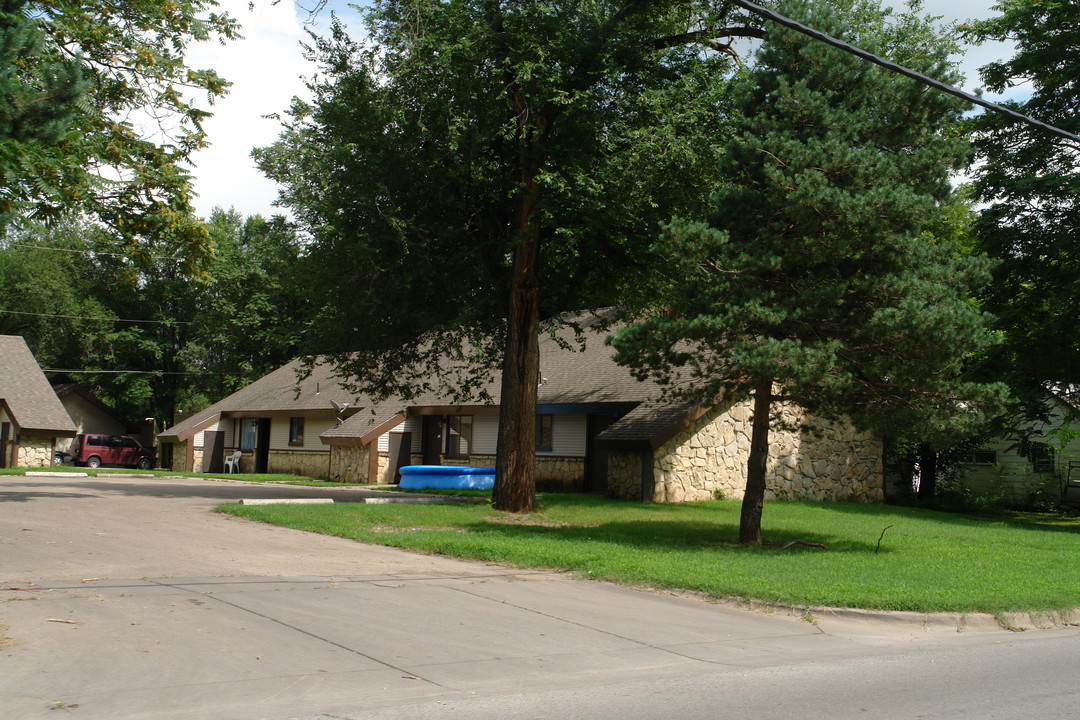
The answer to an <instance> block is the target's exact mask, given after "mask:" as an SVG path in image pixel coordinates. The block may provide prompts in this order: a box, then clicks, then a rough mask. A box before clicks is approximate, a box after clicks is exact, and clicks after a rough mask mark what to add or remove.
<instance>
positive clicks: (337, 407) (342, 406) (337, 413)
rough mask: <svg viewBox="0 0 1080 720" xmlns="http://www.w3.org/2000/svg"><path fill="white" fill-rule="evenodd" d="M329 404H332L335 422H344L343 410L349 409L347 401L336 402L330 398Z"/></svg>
mask: <svg viewBox="0 0 1080 720" xmlns="http://www.w3.org/2000/svg"><path fill="white" fill-rule="evenodd" d="M330 404H331V405H333V406H334V417H336V418H337V424H338V425H340V424H342V423H343V422H345V411H346V410H348V409H349V403H336V402H334V401H333V400H331V401H330Z"/></svg>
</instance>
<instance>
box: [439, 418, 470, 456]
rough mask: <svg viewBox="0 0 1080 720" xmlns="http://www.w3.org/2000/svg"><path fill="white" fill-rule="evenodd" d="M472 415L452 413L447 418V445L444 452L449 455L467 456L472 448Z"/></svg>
mask: <svg viewBox="0 0 1080 720" xmlns="http://www.w3.org/2000/svg"><path fill="white" fill-rule="evenodd" d="M472 420H473V419H472V415H451V416H450V417H448V418H446V432H445V433H444V437H445V438H446V445H445V448H444V454H445V455H446V456H447V457H466V456H468V454H469V451H470V450H472Z"/></svg>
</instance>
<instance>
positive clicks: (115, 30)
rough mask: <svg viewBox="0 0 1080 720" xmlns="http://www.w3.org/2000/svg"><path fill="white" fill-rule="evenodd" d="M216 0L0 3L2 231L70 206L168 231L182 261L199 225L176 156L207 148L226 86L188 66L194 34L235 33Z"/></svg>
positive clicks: (194, 250)
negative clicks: (206, 129)
mask: <svg viewBox="0 0 1080 720" xmlns="http://www.w3.org/2000/svg"><path fill="white" fill-rule="evenodd" d="M216 5H217V3H216V2H214V0H179V1H174V2H159V1H158V0H129V1H126V2H119V3H117V2H76V1H75V0H3V2H2V3H0V18H2V19H3V21H4V22H3V25H2V27H0V57H2V59H3V60H4V65H3V71H2V73H0V227H2V226H3V225H4V224H8V223H11V222H13V221H16V220H20V219H37V220H51V219H55V218H57V217H59V216H61V215H63V214H65V213H68V212H70V211H71V210H72V209H74V208H78V209H80V210H82V211H84V212H86V213H87V214H89V215H90V216H91V217H94V218H97V219H98V220H101V221H103V222H105V223H107V224H109V225H111V226H112V227H113V229H114V230H115V231H117V232H118V233H119V234H120V235H121V236H123V237H125V238H127V240H128V241H129V242H132V241H133V240H134V239H136V238H139V237H164V236H171V237H172V238H174V239H175V240H178V241H182V242H184V243H185V244H186V248H187V256H188V258H189V259H190V260H195V259H197V258H198V256H199V253H200V251H201V250H202V249H204V247H205V239H206V231H205V229H204V228H203V227H202V225H201V223H199V222H198V221H197V220H196V219H195V218H194V217H193V216H192V214H191V208H190V198H191V187H190V178H189V175H188V173H187V171H186V169H185V168H184V166H183V164H184V162H185V161H186V160H187V159H188V158H189V157H190V155H191V153H192V152H193V151H195V150H197V149H199V148H201V147H203V146H205V145H206V137H205V134H204V133H203V131H202V121H203V120H204V119H205V118H206V116H207V115H208V114H209V113H208V112H207V111H206V110H205V109H202V108H200V107H198V106H197V105H195V104H194V103H193V102H192V101H191V100H190V98H189V97H188V96H189V95H190V94H192V93H205V95H206V97H207V98H208V99H209V101H211V102H212V101H213V98H214V97H216V96H218V95H221V94H222V93H224V92H225V90H226V87H227V83H226V82H225V81H224V80H222V79H221V78H220V77H218V76H217V75H216V74H215V73H214V71H212V70H199V69H194V68H189V67H188V66H187V65H186V63H185V59H184V53H185V50H186V48H187V46H188V45H189V43H191V42H199V41H206V40H211V39H215V38H219V39H222V40H225V39H230V38H234V37H236V36H237V30H238V28H237V25H236V24H235V22H234V21H233V20H232V19H231V18H229V17H228V16H227V15H224V14H219V13H215V12H212V9H213V8H214V7H215V6H216Z"/></svg>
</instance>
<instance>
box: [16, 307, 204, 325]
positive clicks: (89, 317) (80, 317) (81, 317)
mask: <svg viewBox="0 0 1080 720" xmlns="http://www.w3.org/2000/svg"><path fill="white" fill-rule="evenodd" d="M0 313H3V314H5V315H30V316H32V317H48V318H64V319H67V320H102V321H105V322H123V323H151V324H159V325H190V324H191V322H190V321H188V320H129V319H127V318H109V317H94V316H92V315H56V314H53V313H36V312H24V311H22V310H0Z"/></svg>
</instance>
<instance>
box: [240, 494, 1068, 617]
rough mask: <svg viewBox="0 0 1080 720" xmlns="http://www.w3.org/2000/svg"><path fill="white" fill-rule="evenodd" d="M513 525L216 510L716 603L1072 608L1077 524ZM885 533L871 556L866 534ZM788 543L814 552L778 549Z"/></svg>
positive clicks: (618, 504)
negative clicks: (745, 537) (758, 543)
mask: <svg viewBox="0 0 1080 720" xmlns="http://www.w3.org/2000/svg"><path fill="white" fill-rule="evenodd" d="M540 502H541V508H540V511H539V512H537V513H535V514H533V515H529V516H524V517H518V516H512V515H507V514H505V513H501V512H497V511H495V510H493V509H492V508H491V507H490V506H489V505H488V504H486V503H468V504H455V505H412V504H410V505H403V504H392V505H363V504H348V503H339V504H335V505H263V506H240V505H224V506H221V507H220V508H219V510H220V511H221V512H226V513H231V514H233V515H237V516H242V517H247V518H251V519H254V520H261V521H265V522H270V523H274V524H278V525H285V526H288V527H293V528H298V529H301V530H309V531H313V532H319V533H326V534H331V535H339V536H341V537H346V538H352V539H355V540H359V541H362V542H368V543H375V544H379V545H391V546H395V547H401V548H408V549H412V550H419V551H423V552H431V553H440V554H444V555H450V556H454V557H463V558H474V559H479V560H486V561H493V562H500V563H507V564H510V565H515V566H520V567H531V568H550V569H558V570H569V571H573V572H576V573H578V574H580V575H582V576H587V577H592V578H601V579H605V580H611V581H614V582H618V583H624V584H628V585H635V586H647V587H654V588H669V589H675V588H678V589H686V590H693V591H699V592H702V593H705V594H707V595H709V596H711V597H715V598H732V597H735V598H746V599H755V600H764V601H767V602H775V603H795V604H809V605H828V606H841V607H860V608H875V609H885V610H917V611H925V612H932V611H946V610H949V611H960V612H977V611H982V612H1003V611H1023V610H1062V609H1068V608H1074V607H1080V519H1077V518H1065V517H1057V516H1035V515H1020V514H1013V515H1009V516H999V517H972V516H965V515H955V514H949V513H941V512H933V511H927V510H920V509H913V508H903V507H896V506H886V505H857V504H849V503H801V502H775V503H771V504H767V505H766V507H765V515H764V523H763V531H764V534H765V537H766V541H767V543H768V545H767V546H765V547H760V548H746V547H740V546H739V545H738V544H737V543H736V542H735V541H736V539H737V537H738V524H739V503H738V502H737V501H713V502H699V503H687V504H682V505H662V504H639V503H629V502H624V501H617V500H607V499H602V498H597V497H591V496H581V495H543V496H541V498H540ZM886 526H891V527H889V529H888V530H886V531H885V535H884V538H883V539H882V540H881V545H880V550H878V539H879V538H880V537H881V533H882V530H883V529H884V528H886ZM793 540H802V541H805V542H814V543H822V544H824V545H826V546H827V547H826V548H825V549H821V548H814V547H805V546H801V545H796V546H793V547H791V548H789V549H781V546H782V545H784V544H786V543H789V542H791V541H793Z"/></svg>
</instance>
